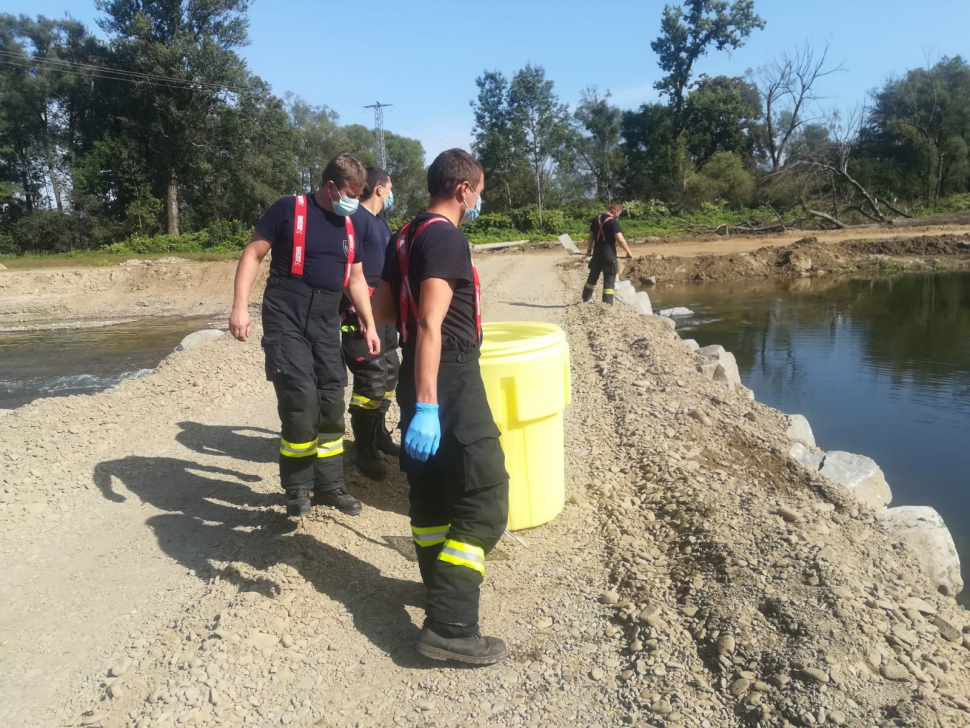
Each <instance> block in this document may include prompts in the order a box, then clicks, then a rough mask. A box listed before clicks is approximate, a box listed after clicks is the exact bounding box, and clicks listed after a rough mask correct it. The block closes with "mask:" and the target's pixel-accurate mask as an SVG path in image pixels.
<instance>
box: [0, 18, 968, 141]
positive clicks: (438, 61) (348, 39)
mask: <svg viewBox="0 0 970 728" xmlns="http://www.w3.org/2000/svg"><path fill="white" fill-rule="evenodd" d="M664 4H665V3H664V2H662V1H659V0H640V1H639V2H635V1H633V0H614V1H612V2H603V3H599V4H594V3H590V2H588V1H587V2H580V0H558V1H556V2H553V1H551V0H518V1H517V2H513V1H510V0H491V1H490V2H477V3H466V2H445V1H443V0H422V1H420V2H394V1H393V0H391V1H388V0H385V2H383V3H381V2H377V3H352V2H344V3H336V2H332V1H330V0H327V1H325V2H319V1H314V0H305V1H304V2H294V1H293V0H255V1H254V2H253V4H252V7H251V9H250V19H251V27H250V38H251V43H250V45H249V46H248V47H246V48H243V49H242V50H241V53H242V55H243V56H244V57H245V58H246V59H247V61H248V63H249V65H250V68H251V69H252V70H253V72H255V73H256V74H258V75H259V76H261V77H262V78H264V79H265V80H266V81H268V82H269V83H270V84H272V86H273V89H274V91H275V92H276V93H277V94H279V95H282V94H283V93H285V92H286V91H292V92H294V93H296V94H298V95H300V96H302V97H303V98H305V99H306V100H307V101H310V102H311V103H315V104H327V105H328V106H330V107H331V108H333V109H334V110H336V111H337V112H338V113H339V114H340V118H341V121H342V122H343V123H362V124H366V125H368V126H371V125H372V124H373V112H371V111H367V110H365V109H364V108H363V107H364V106H365V105H366V104H372V103H374V102H375V101H380V102H382V103H392V104H394V107H393V108H390V109H387V110H385V124H386V126H387V128H388V129H390V130H391V131H394V132H397V133H400V134H404V135H406V136H411V137H415V138H418V139H420V140H421V142H422V143H423V144H424V147H425V151H426V152H427V154H428V155H429V159H430V158H432V157H433V156H434V155H435V154H436V153H437V152H439V151H441V150H442V149H446V148H448V147H450V146H467V145H468V144H469V142H470V140H471V131H472V127H473V125H474V119H473V117H472V111H471V107H470V106H469V101H470V100H471V99H473V98H474V96H475V94H476V91H477V89H476V87H475V78H476V77H477V76H478V75H480V74H481V72H482V70H484V69H497V70H501V71H503V72H504V73H505V74H506V75H507V76H511V75H512V74H514V73H515V71H516V70H518V69H519V68H521V67H522V66H524V65H525V64H526V63H530V62H531V63H534V64H539V65H542V66H544V67H545V69H546V72H547V75H548V77H549V78H551V79H552V80H553V81H555V84H556V91H557V92H558V94H559V96H560V99H561V100H562V101H564V102H567V103H570V104H573V103H575V102H576V101H577V100H578V98H579V94H580V91H581V90H582V89H583V88H586V87H587V86H594V85H595V86H597V87H599V88H600V89H602V90H607V89H608V90H610V91H611V92H612V93H613V100H614V102H615V103H616V104H617V105H619V106H621V107H622V108H635V107H637V106H639V104H641V103H643V102H644V101H653V100H656V99H657V94H656V92H655V91H654V90H653V83H654V81H656V80H657V78H658V77H659V75H660V72H659V69H658V68H657V63H656V57H655V56H654V54H653V52H652V51H651V50H650V41H651V40H653V39H654V38H655V37H656V36H657V34H658V32H659V28H660V16H661V13H662V11H663V6H664ZM755 5H756V8H757V11H758V13H759V14H760V15H761V16H762V17H763V18H764V19H765V20H766V21H767V27H766V28H765V30H763V31H760V32H756V33H755V35H754V36H753V37H752V38H751V39H749V41H748V44H747V45H746V46H745V47H744V48H742V49H740V50H739V51H736V52H735V53H733V54H732V55H730V56H729V55H728V54H727V53H713V54H711V55H709V56H708V57H707V58H705V59H704V60H703V62H702V63H701V65H700V67H699V69H698V71H699V72H704V73H708V74H711V75H717V74H727V75H743V74H744V72H745V71H746V70H747V69H752V68H757V67H758V66H760V65H763V64H765V63H766V62H768V61H769V60H770V59H771V58H772V57H773V56H775V55H777V54H779V53H781V52H784V51H786V50H793V49H794V47H795V46H796V45H797V44H800V43H804V42H806V41H809V42H811V43H814V44H816V45H818V46H822V45H824V44H825V43H829V44H830V45H831V51H830V54H831V55H830V57H831V58H832V59H833V60H834V61H835V62H841V63H844V64H845V67H846V69H847V72H845V73H840V74H837V75H835V76H831V77H829V78H827V79H825V81H824V85H823V86H822V91H823V93H824V94H825V95H826V96H827V97H829V98H828V101H827V102H826V103H827V104H828V105H830V106H838V107H839V108H842V109H847V108H852V107H854V106H856V105H857V104H858V103H860V102H861V101H862V100H863V99H864V97H865V94H866V92H867V91H869V90H870V89H872V88H875V87H877V86H879V85H881V84H882V83H883V82H885V81H886V80H887V79H888V78H890V77H892V76H896V75H900V74H902V73H904V72H905V71H906V70H907V69H909V68H913V67H918V66H923V65H925V64H926V63H927V60H928V59H929V60H930V61H936V60H938V59H939V58H941V57H942V56H945V55H950V56H953V55H958V54H962V55H964V56H968V55H970V41H968V35H967V28H968V27H970V1H968V0H923V1H922V2H919V3H915V2H913V1H912V0H813V2H811V3H800V2H791V0H756V1H755ZM4 9H5V11H6V12H13V13H26V14H29V15H37V14H43V15H48V16H50V17H61V16H63V15H64V13H65V12H67V13H69V14H71V15H72V16H73V17H75V18H77V19H78V20H81V21H83V22H85V23H87V24H89V25H90V26H91V27H92V28H94V27H95V23H94V21H95V19H96V17H97V15H98V14H97V11H96V10H95V7H94V0H30V2H27V1H26V0H8V2H6V3H5V8H4Z"/></svg>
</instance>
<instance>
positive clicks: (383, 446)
mask: <svg viewBox="0 0 970 728" xmlns="http://www.w3.org/2000/svg"><path fill="white" fill-rule="evenodd" d="M376 444H377V449H378V450H380V451H381V452H382V453H384V454H385V455H392V456H394V457H397V456H398V455H400V454H401V448H400V447H399V446H398V445H396V444H395V443H394V440H392V439H391V432H390V430H388V429H387V410H386V409H384V406H383V405H381V419H380V422H379V423H378V425H377V438H376Z"/></svg>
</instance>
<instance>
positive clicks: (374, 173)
mask: <svg viewBox="0 0 970 728" xmlns="http://www.w3.org/2000/svg"><path fill="white" fill-rule="evenodd" d="M392 187H393V184H392V182H391V177H390V175H388V173H387V172H385V171H384V170H383V169H378V168H377V167H369V168H368V169H367V184H366V185H365V186H364V192H363V193H362V194H361V196H360V207H359V208H358V210H357V212H355V213H354V214H353V215H351V219H352V220H353V223H354V230H355V231H356V232H357V246H358V250H359V252H360V255H361V259H362V262H363V264H364V277H365V278H366V279H367V286H368V287H369V289H370V291H371V293H373V292H374V290H375V289H376V288H377V284H378V283H380V281H381V270H382V269H383V268H384V252H385V251H386V250H387V243H388V241H389V240H390V239H391V230H390V228H389V227H388V226H387V223H386V222H384V220H383V219H382V218H381V217H379V216H380V214H381V213H382V212H385V211H387V210H389V209H390V208H391V205H393V204H394V191H393V189H392ZM340 319H341V327H340V329H341V332H342V340H343V354H344V361H345V362H346V364H347V368H348V369H349V370H350V373H351V374H353V375H354V392H353V396H352V397H351V399H350V426H351V429H353V431H354V462H355V464H356V465H357V468H358V469H359V470H360V472H361V473H363V474H364V475H365V476H366V477H368V478H371V479H372V480H383V479H384V478H386V477H387V466H386V465H385V464H384V462H383V460H382V459H381V456H380V453H381V452H384V453H386V454H388V455H395V456H396V455H398V452H399V450H398V446H397V445H396V444H394V441H393V440H392V439H391V433H390V432H388V429H387V421H386V418H387V411H388V409H389V408H390V406H391V398H392V397H393V396H394V388H395V387H396V386H397V372H398V369H399V368H400V365H401V362H400V359H398V355H397V347H398V341H397V331H395V329H394V326H390V325H388V324H377V331H378V334H379V335H380V337H381V353H380V354H378V355H376V356H374V355H372V354H370V353H369V351H368V350H367V342H366V340H365V339H364V337H363V335H362V334H361V331H360V326H359V324H358V321H357V312H356V310H355V309H354V307H353V305H352V304H351V302H350V299H348V298H347V297H346V296H344V300H343V302H342V303H341V307H340Z"/></svg>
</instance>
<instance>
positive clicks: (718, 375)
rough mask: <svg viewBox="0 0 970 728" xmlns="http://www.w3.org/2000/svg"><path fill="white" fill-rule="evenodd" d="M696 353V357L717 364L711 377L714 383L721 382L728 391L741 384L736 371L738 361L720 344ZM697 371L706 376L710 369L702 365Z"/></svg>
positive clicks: (739, 375)
mask: <svg viewBox="0 0 970 728" xmlns="http://www.w3.org/2000/svg"><path fill="white" fill-rule="evenodd" d="M696 353H697V355H698V356H701V357H704V358H705V359H713V360H714V361H715V362H717V366H716V367H715V368H714V374H713V377H712V378H713V379H714V381H715V382H723V383H724V384H726V385H727V386H728V389H734V388H735V387H737V386H739V385H740V384H741V372H740V370H739V369H738V360H737V359H735V358H734V354H732V353H731V352H729V351H725V349H724V347H723V346H721V345H720V344H713V345H712V346H705V347H704V348H703V349H698V350H697V352H696ZM698 369H699V371H702V372H704V373H705V374H706V372H707V370H709V369H710V367H706V366H703V365H702V366H701V367H698Z"/></svg>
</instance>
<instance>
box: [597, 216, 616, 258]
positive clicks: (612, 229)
mask: <svg viewBox="0 0 970 728" xmlns="http://www.w3.org/2000/svg"><path fill="white" fill-rule="evenodd" d="M600 226H602V234H600ZM589 231H590V232H591V233H592V234H593V245H594V252H596V253H599V254H601V255H602V254H604V253H605V254H607V255H610V256H612V257H614V258H615V257H616V236H617V235H618V234H620V233H622V232H623V231H622V230H621V229H620V221H619V220H617V219H616V218H615V217H611V216H610V215H606V214H603V215H597V216H596V217H594V218H593V221H592V222H591V223H590V224H589Z"/></svg>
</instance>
